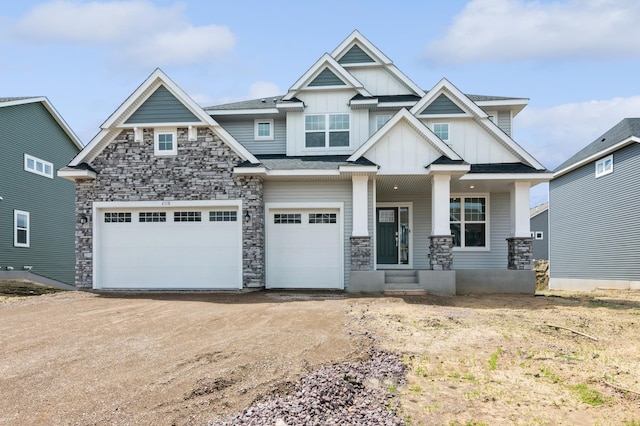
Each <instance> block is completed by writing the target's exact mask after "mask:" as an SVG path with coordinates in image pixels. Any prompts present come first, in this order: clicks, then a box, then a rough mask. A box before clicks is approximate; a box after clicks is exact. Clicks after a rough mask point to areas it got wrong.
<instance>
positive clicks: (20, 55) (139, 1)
mask: <svg viewBox="0 0 640 426" xmlns="http://www.w3.org/2000/svg"><path fill="white" fill-rule="evenodd" d="M7 3H9V4H7ZM637 22H640V2H637V1H636V0H562V1H560V0H557V1H550V0H548V1H542V0H541V1H526V0H471V1H463V0H449V1H446V2H445V1H421V2H417V1H416V2H413V1H411V2H409V1H406V2H405V1H396V2H389V1H378V0H368V1H365V0H361V1H349V0H342V1H324V2H314V3H311V2H307V1H303V0H297V1H278V0H272V1H269V2H266V1H235V2H230V1H218V0H210V1H190V0H187V1H171V0H127V1H70V0H54V1H35V0H21V1H20V2H5V3H3V5H2V6H1V7H0V97H6V96H36V95H37V96H47V97H48V98H49V100H50V101H51V102H52V103H53V105H54V106H55V107H56V109H57V110H58V112H60V114H61V115H62V116H63V117H64V119H65V120H66V121H67V123H68V124H69V125H70V126H71V128H72V129H73V130H74V131H75V132H76V134H77V135H78V136H79V137H80V139H81V140H82V141H83V142H84V143H87V142H88V141H89V140H90V139H91V138H92V137H93V136H94V135H95V134H96V133H97V132H98V128H99V126H100V124H101V123H102V122H103V121H105V120H106V119H107V118H108V116H109V115H110V114H111V113H112V112H113V111H114V110H115V109H116V108H117V107H118V106H119V105H120V103H121V102H122V101H124V99H125V98H126V97H127V96H128V95H129V94H131V92H133V91H134V90H135V89H136V88H137V87H138V85H139V84H140V83H142V81H143V80H144V79H145V78H146V77H147V76H148V75H149V74H151V72H153V70H154V69H155V68H156V67H160V68H162V69H163V71H165V72H166V73H167V74H168V75H169V76H170V77H171V78H172V79H173V80H174V81H175V82H176V83H177V84H178V85H180V87H182V88H183V89H184V90H185V91H186V92H187V93H189V94H190V95H191V96H192V97H193V98H194V99H195V100H196V101H197V102H198V103H200V104H201V105H202V106H209V105H215V104H219V103H224V102H232V101H237V100H243V99H250V98H258V97H262V96H270V95H275V94H282V93H285V92H286V90H287V89H288V88H289V87H290V86H291V85H292V84H293V83H294V82H295V81H296V80H297V79H298V77H300V76H301V75H302V74H303V73H304V72H305V71H306V70H307V69H308V68H309V67H310V66H311V65H313V64H314V63H315V61H316V60H317V59H318V58H320V56H322V54H323V53H325V52H330V51H331V50H333V49H334V48H335V47H336V46H337V45H338V44H339V43H340V42H341V41H342V40H343V39H344V38H346V37H347V36H348V35H349V34H350V33H351V32H352V31H353V30H354V29H358V30H359V31H360V32H361V33H362V34H364V36H365V37H367V38H368V39H369V40H370V41H371V42H372V43H373V44H375V45H376V46H377V47H378V48H380V49H381V50H382V51H383V52H384V53H385V54H386V55H387V56H389V58H391V60H393V61H394V63H395V65H396V66H397V67H398V68H400V69H401V70H402V71H403V72H404V73H405V74H407V75H408V76H409V78H411V79H412V80H413V81H414V82H416V83H417V84H418V85H420V86H421V87H422V88H424V89H427V90H428V89H430V88H431V87H433V85H435V84H436V83H437V82H438V80H440V79H441V78H442V77H446V78H447V79H448V80H450V81H451V82H452V83H453V84H455V85H456V86H457V87H458V88H459V89H461V90H462V91H463V92H465V93H470V94H479V95H498V96H513V97H523V98H529V99H530V102H529V105H528V106H527V107H526V108H525V109H524V110H523V111H522V112H521V113H520V114H519V115H518V116H517V117H516V118H515V121H514V135H513V136H514V138H515V140H516V141H517V142H518V143H520V144H521V145H522V146H523V147H524V148H525V149H527V150H528V151H529V152H530V153H531V154H533V155H534V156H535V157H536V158H537V159H538V160H540V161H541V162H542V163H543V164H544V165H545V166H546V167H547V168H549V169H554V168H555V167H556V166H557V165H558V164H560V163H561V162H562V161H564V160H565V159H567V158H568V157H569V156H571V155H572V154H573V153H575V152H577V151H578V150H579V149H580V148H582V147H583V146H585V145H587V144H588V143H590V142H591V141H593V140H594V139H595V138H597V137H598V136H599V135H601V134H602V133H604V132H605V131H606V130H608V129H609V128H610V127H612V126H613V125H614V124H616V123H617V122H618V121H620V120H621V119H622V118H624V117H640V79H639V78H638V69H640V31H637V29H636V27H637ZM546 197H547V196H546V186H541V185H539V186H538V187H536V188H534V189H533V190H532V197H531V204H532V205H536V204H539V203H541V202H543V201H545V200H546Z"/></svg>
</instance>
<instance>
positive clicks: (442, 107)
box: [421, 93, 464, 114]
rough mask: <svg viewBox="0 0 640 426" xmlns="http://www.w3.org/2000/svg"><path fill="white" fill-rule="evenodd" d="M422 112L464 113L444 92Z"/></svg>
mask: <svg viewBox="0 0 640 426" xmlns="http://www.w3.org/2000/svg"><path fill="white" fill-rule="evenodd" d="M421 114H464V111H463V110H462V109H460V107H459V106H458V105H456V104H455V103H454V102H453V101H452V100H451V99H449V98H448V97H447V95H445V94H444V93H442V94H440V96H438V97H437V98H435V99H434V100H433V102H431V103H430V104H429V106H428V107H426V108H425V109H424V110H423V111H422V112H421Z"/></svg>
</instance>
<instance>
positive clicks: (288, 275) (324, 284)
mask: <svg viewBox="0 0 640 426" xmlns="http://www.w3.org/2000/svg"><path fill="white" fill-rule="evenodd" d="M341 229H342V218H341V217H340V210H339V209H313V208H311V209H269V215H268V223H267V236H266V239H267V283H266V285H267V288H301V289H302V288H308V289H343V288H344V275H343V262H344V258H343V249H342V232H341Z"/></svg>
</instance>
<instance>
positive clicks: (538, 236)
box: [535, 231, 544, 240]
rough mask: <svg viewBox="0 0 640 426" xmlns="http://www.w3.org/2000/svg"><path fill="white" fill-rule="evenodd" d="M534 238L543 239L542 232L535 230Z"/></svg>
mask: <svg viewBox="0 0 640 426" xmlns="http://www.w3.org/2000/svg"><path fill="white" fill-rule="evenodd" d="M535 236H536V240H544V233H543V232H542V231H536V234H535Z"/></svg>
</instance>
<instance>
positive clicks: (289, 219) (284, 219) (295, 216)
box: [273, 213, 302, 224]
mask: <svg viewBox="0 0 640 426" xmlns="http://www.w3.org/2000/svg"><path fill="white" fill-rule="evenodd" d="M273 223H276V224H280V223H302V215H301V214H300V213H277V214H274V215H273Z"/></svg>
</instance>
